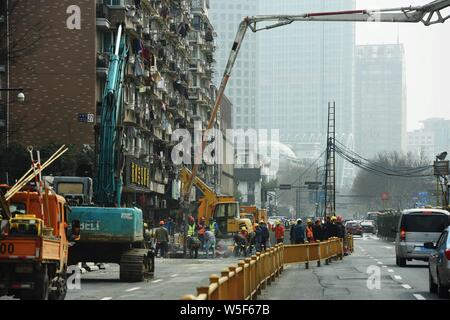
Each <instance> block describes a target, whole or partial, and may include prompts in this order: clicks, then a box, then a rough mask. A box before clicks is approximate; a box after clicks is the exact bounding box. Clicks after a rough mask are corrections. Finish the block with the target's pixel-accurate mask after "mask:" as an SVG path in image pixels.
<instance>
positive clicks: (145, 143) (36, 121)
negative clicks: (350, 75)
mask: <svg viewBox="0 0 450 320" xmlns="http://www.w3.org/2000/svg"><path fill="white" fill-rule="evenodd" d="M17 2H18V4H17V7H16V8H15V11H14V12H17V14H15V13H14V12H12V14H11V26H12V27H13V30H12V35H13V37H17V38H20V37H21V36H23V34H24V33H27V32H29V33H30V34H31V37H32V39H30V41H31V42H33V41H34V42H35V45H34V46H33V50H30V52H27V53H26V54H24V55H23V56H21V57H19V58H18V59H16V60H15V61H14V63H12V64H11V68H10V72H9V75H10V82H11V83H10V86H11V87H13V86H17V87H23V88H24V91H25V94H26V96H27V101H26V103H25V104H24V105H20V106H19V105H17V104H16V103H11V105H10V106H9V110H10V112H9V116H10V119H11V120H10V123H9V124H8V125H9V127H10V129H9V132H10V138H11V140H12V141H16V142H19V143H21V144H23V145H29V144H33V145H42V144H45V143H48V142H57V143H65V144H76V145H85V144H88V145H92V146H95V145H97V142H98V132H99V131H98V129H99V127H100V126H101V125H102V124H101V122H100V119H101V117H100V115H101V111H102V110H101V109H102V98H103V92H104V87H105V82H106V79H107V75H108V66H109V58H110V53H111V49H112V47H113V44H114V42H115V38H116V34H117V27H118V25H119V24H121V25H123V27H124V30H125V36H126V43H127V48H128V57H127V61H126V68H125V78H124V82H123V83H124V94H123V110H122V117H121V128H122V129H123V130H122V131H123V152H122V158H123V163H124V193H125V194H124V196H123V201H124V202H125V203H126V204H127V205H133V204H134V205H137V206H139V207H141V208H143V209H144V214H145V215H146V218H147V219H149V220H155V221H157V220H158V219H160V218H161V217H163V216H167V215H168V214H170V213H173V212H174V211H176V209H177V208H178V206H179V197H180V194H179V181H178V169H179V168H177V167H175V166H174V165H173V163H172V161H171V159H170V155H171V150H172V147H173V146H174V143H172V142H171V135H172V133H173V131H174V130H176V129H178V128H190V129H193V122H194V120H195V121H202V122H203V124H204V126H206V123H207V120H208V118H209V115H210V110H211V108H212V105H213V102H214V98H215V92H216V89H215V88H214V86H213V85H212V82H211V78H212V75H213V69H212V66H211V63H213V59H214V49H215V45H214V31H213V28H212V26H211V24H210V23H209V19H208V1H206V0H202V1H187V0H175V1H169V0H97V1H92V0H80V1H77V4H76V5H73V1H68V0H61V1H53V0H41V1H39V2H37V1H36V2H34V1H32V2H30V1H25V0H18V1H17ZM19 13H20V14H19ZM23 15H26V17H27V19H23ZM39 24H43V28H44V29H43V30H45V33H44V34H43V35H42V36H41V37H40V38H38V37H37V36H35V35H34V34H33V33H32V32H31V31H32V25H39ZM12 41H14V39H12ZM0 72H1V70H0ZM217 123H219V122H217ZM0 125H1V123H0ZM211 172H212V173H211ZM202 174H203V175H204V176H208V175H212V176H214V174H215V173H214V168H207V169H206V170H203V172H202Z"/></svg>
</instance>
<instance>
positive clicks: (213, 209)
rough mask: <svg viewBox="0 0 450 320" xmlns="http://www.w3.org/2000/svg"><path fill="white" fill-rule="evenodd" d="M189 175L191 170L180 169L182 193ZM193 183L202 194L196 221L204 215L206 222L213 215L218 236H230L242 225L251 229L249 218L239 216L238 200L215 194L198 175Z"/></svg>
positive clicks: (189, 177)
mask: <svg viewBox="0 0 450 320" xmlns="http://www.w3.org/2000/svg"><path fill="white" fill-rule="evenodd" d="M191 177H192V172H191V171H190V170H189V169H187V168H182V169H181V172H180V180H181V183H182V191H183V193H185V192H186V190H187V187H188V182H189V180H190V179H191ZM193 185H194V186H196V187H197V188H198V189H199V190H200V191H201V192H202V194H203V197H201V198H200V199H199V200H198V210H197V221H200V220H201V218H203V217H204V218H205V219H206V223H208V222H209V219H210V218H211V217H213V218H214V220H215V222H216V223H217V224H218V226H219V234H218V236H217V237H218V238H231V237H232V236H233V234H234V233H236V232H239V230H240V229H241V228H242V227H246V228H247V230H249V231H250V230H252V229H253V226H252V221H251V220H250V219H247V218H241V216H240V211H239V202H238V201H236V199H235V198H234V197H233V196H228V195H218V194H216V192H215V191H214V190H213V189H212V188H211V187H210V186H208V185H207V184H206V183H205V182H204V181H202V180H201V179H200V178H199V177H195V178H194V180H193Z"/></svg>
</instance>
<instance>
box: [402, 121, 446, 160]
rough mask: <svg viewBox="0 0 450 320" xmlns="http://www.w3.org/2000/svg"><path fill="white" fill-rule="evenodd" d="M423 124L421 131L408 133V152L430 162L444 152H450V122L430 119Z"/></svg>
mask: <svg viewBox="0 0 450 320" xmlns="http://www.w3.org/2000/svg"><path fill="white" fill-rule="evenodd" d="M421 123H422V125H423V127H422V128H421V129H418V130H414V131H412V132H408V140H407V141H408V152H412V153H413V154H415V155H416V156H422V157H424V158H425V159H429V160H430V161H432V160H434V159H435V157H436V155H438V154H440V153H442V152H444V151H447V152H449V150H450V120H447V119H443V118H429V119H426V120H423V121H421Z"/></svg>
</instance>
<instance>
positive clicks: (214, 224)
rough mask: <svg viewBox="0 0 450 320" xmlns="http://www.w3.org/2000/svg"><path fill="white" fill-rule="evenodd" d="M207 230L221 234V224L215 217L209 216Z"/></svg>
mask: <svg viewBox="0 0 450 320" xmlns="http://www.w3.org/2000/svg"><path fill="white" fill-rule="evenodd" d="M207 230H209V231H211V232H212V233H214V235H215V236H216V237H217V235H218V234H219V225H218V224H217V222H216V221H215V220H214V218H213V217H211V218H209V224H208V227H207Z"/></svg>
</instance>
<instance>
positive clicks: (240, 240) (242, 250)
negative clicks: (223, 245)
mask: <svg viewBox="0 0 450 320" xmlns="http://www.w3.org/2000/svg"><path fill="white" fill-rule="evenodd" d="M234 241H235V244H236V248H235V255H236V256H239V255H243V256H246V255H247V246H248V232H247V228H246V227H242V228H241V231H240V232H239V233H237V234H235V236H234Z"/></svg>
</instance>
